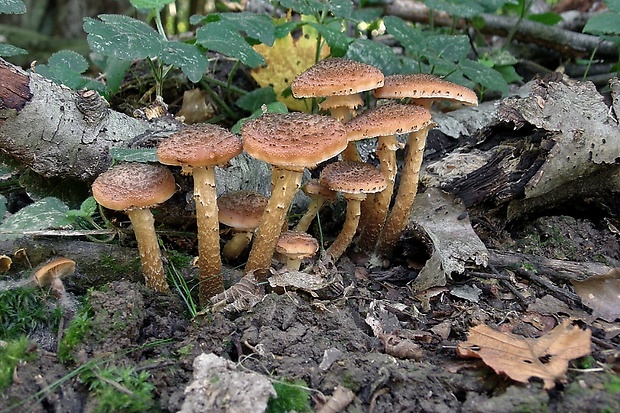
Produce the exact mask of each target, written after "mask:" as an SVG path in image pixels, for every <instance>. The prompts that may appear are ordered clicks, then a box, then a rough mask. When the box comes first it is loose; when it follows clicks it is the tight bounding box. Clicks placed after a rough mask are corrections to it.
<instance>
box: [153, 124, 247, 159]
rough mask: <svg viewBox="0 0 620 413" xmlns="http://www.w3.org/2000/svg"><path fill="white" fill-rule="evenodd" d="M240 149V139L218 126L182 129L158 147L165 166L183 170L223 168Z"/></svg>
mask: <svg viewBox="0 0 620 413" xmlns="http://www.w3.org/2000/svg"><path fill="white" fill-rule="evenodd" d="M242 150H243V143H242V142H241V139H240V138H239V137H238V136H237V135H235V134H234V133H232V132H230V131H229V130H227V129H224V128H222V127H221V126H217V125H213V124H210V123H196V124H193V125H190V126H188V127H186V128H184V129H181V130H179V131H177V132H175V133H173V134H172V135H170V137H168V138H167V139H165V140H164V141H162V142H161V143H160V144H159V146H158V147H157V158H158V159H159V162H161V163H163V164H164V165H178V166H185V167H199V166H216V165H223V164H225V163H227V162H228V161H230V160H231V159H232V158H234V157H235V156H237V155H239V154H240V153H241V151H242Z"/></svg>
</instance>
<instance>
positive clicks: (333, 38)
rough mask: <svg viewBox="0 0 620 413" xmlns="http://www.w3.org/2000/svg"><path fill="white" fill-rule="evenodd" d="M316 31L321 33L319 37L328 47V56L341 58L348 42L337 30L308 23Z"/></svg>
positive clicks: (347, 46)
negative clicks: (321, 37)
mask: <svg viewBox="0 0 620 413" xmlns="http://www.w3.org/2000/svg"><path fill="white" fill-rule="evenodd" d="M308 25H310V26H312V27H313V28H314V29H315V30H316V31H318V32H319V33H321V36H323V38H324V39H325V42H327V44H328V45H329V50H330V54H331V55H332V56H333V57H342V56H344V55H345V53H346V52H347V49H348V48H349V40H348V39H347V36H345V35H344V33H342V32H341V31H340V30H339V29H334V28H332V27H329V26H325V25H323V24H318V23H308Z"/></svg>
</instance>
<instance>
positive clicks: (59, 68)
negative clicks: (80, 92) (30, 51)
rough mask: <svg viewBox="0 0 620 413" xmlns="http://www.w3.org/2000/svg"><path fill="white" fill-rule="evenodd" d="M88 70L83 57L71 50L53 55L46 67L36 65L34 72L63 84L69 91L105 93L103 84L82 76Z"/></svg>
mask: <svg viewBox="0 0 620 413" xmlns="http://www.w3.org/2000/svg"><path fill="white" fill-rule="evenodd" d="M86 70H88V62H87V61H86V59H84V57H83V56H82V55H80V54H78V53H76V52H74V51H71V50H61V51H59V52H56V53H54V54H53V55H52V56H51V57H50V58H49V61H48V63H47V65H37V66H36V72H37V73H39V74H40V75H42V76H45V77H47V78H48V79H51V80H53V81H54V82H56V83H58V84H63V85H65V86H67V87H70V88H71V89H75V90H77V89H82V88H88V89H94V90H97V91H105V90H106V88H105V86H104V85H103V83H101V82H98V81H95V80H93V79H91V78H88V77H85V76H82V73H83V72H85V71H86Z"/></svg>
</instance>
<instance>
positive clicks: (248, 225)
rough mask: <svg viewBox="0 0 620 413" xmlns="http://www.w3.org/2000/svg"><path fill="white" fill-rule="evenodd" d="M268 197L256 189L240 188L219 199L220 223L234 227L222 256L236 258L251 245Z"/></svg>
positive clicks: (230, 258) (229, 258) (228, 258)
mask: <svg viewBox="0 0 620 413" xmlns="http://www.w3.org/2000/svg"><path fill="white" fill-rule="evenodd" d="M267 202H268V198H267V197H266V196H264V195H261V194H259V193H257V192H254V191H247V190H240V191H234V192H229V193H227V194H224V195H221V196H220V197H219V198H218V199H217V206H218V210H219V213H218V217H219V221H220V223H222V224H224V225H228V226H229V227H231V228H232V231H233V236H232V238H231V239H230V240H228V242H226V244H225V245H224V248H222V256H223V257H224V258H225V259H227V260H234V259H235V258H237V257H238V256H239V254H241V252H243V250H244V249H245V248H246V247H247V246H248V245H250V241H252V237H253V236H254V231H255V230H256V228H258V225H259V224H260V220H261V218H262V216H263V212H264V211H265V207H266V206H267Z"/></svg>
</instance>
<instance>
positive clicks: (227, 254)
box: [222, 231, 254, 261]
mask: <svg viewBox="0 0 620 413" xmlns="http://www.w3.org/2000/svg"><path fill="white" fill-rule="evenodd" d="M253 235H254V233H253V232H252V231H237V232H235V234H234V235H233V236H232V238H231V239H229V240H228V242H227V243H226V244H225V245H224V248H222V256H223V257H224V258H226V259H227V260H228V261H230V260H234V259H235V258H237V257H238V256H239V254H241V252H242V251H243V250H244V249H245V247H247V246H248V245H250V241H252V236H253Z"/></svg>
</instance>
